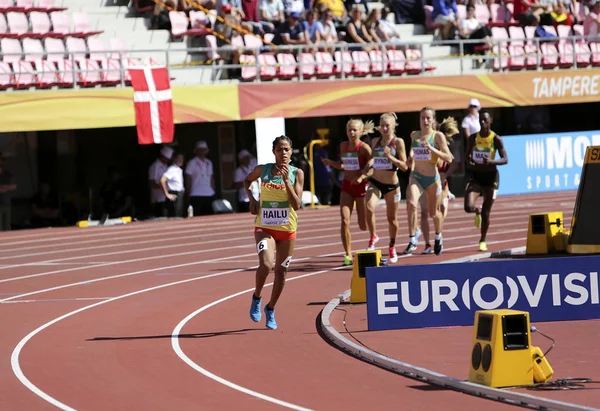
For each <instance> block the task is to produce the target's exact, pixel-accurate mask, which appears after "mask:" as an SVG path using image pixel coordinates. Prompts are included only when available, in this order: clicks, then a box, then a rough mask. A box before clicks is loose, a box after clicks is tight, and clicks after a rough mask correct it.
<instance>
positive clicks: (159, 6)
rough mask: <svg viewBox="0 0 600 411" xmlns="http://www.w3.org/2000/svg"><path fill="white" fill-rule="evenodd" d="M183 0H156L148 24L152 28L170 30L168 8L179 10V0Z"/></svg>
mask: <svg viewBox="0 0 600 411" xmlns="http://www.w3.org/2000/svg"><path fill="white" fill-rule="evenodd" d="M180 1H181V2H183V1H184V0H165V1H164V2H162V1H161V2H156V4H155V6H154V13H153V14H152V18H151V19H150V25H151V28H152V29H153V30H171V20H170V19H169V10H179V9H180V5H179V2H180Z"/></svg>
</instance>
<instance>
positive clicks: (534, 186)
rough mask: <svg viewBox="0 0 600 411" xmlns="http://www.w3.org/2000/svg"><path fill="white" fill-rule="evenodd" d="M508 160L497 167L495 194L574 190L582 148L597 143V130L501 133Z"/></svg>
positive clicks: (582, 153)
mask: <svg viewBox="0 0 600 411" xmlns="http://www.w3.org/2000/svg"><path fill="white" fill-rule="evenodd" d="M502 141H503V142H504V146H505V148H506V153H507V154H508V164H506V165H504V166H501V167H499V168H498V169H499V170H500V188H499V190H498V195H503V194H524V193H541V192H547V191H563V190H576V189H577V187H578V186H579V178H580V176H581V169H582V167H583V160H584V157H585V149H586V148H587V146H590V145H600V130H594V131H576V132H571V133H558V134H529V135H517V136H502Z"/></svg>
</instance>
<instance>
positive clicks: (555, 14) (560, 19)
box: [551, 0, 573, 27]
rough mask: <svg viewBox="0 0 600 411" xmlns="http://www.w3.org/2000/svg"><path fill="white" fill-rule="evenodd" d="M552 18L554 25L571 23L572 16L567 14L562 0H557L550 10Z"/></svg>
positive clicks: (569, 24) (568, 24)
mask: <svg viewBox="0 0 600 411" xmlns="http://www.w3.org/2000/svg"><path fill="white" fill-rule="evenodd" d="M551 14H552V18H553V19H554V26H555V27H556V26H559V25H567V26H572V25H573V16H572V15H571V14H569V12H568V11H567V9H566V7H565V5H564V3H563V2H562V0H559V1H558V2H557V3H556V4H555V5H554V8H553V10H552V13H551Z"/></svg>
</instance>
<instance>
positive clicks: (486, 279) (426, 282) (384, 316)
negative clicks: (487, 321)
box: [366, 255, 600, 331]
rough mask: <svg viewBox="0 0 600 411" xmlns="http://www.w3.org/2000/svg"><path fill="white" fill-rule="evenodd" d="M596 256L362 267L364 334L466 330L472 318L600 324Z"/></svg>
mask: <svg viewBox="0 0 600 411" xmlns="http://www.w3.org/2000/svg"><path fill="white" fill-rule="evenodd" d="M598 272H600V256H597V255H596V256H582V257H574V256H572V257H554V258H532V259H527V258H525V257H519V258H515V259H511V260H500V261H487V262H470V263H446V264H443V263H442V264H427V265H400V266H390V267H367V268H366V287H367V319H368V329H369V330H370V331H371V330H393V329H405V328H424V327H451V326H465V325H473V320H474V318H475V311H477V310H493V309H499V308H510V309H514V310H522V311H528V312H529V313H530V317H531V321H532V322H543V321H561V320H586V319H592V318H600V297H599V294H600V292H599V288H598Z"/></svg>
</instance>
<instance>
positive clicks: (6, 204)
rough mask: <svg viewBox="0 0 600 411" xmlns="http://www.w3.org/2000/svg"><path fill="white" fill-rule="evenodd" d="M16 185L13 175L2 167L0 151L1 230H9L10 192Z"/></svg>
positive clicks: (2, 159) (2, 158) (2, 160)
mask: <svg viewBox="0 0 600 411" xmlns="http://www.w3.org/2000/svg"><path fill="white" fill-rule="evenodd" d="M16 189H17V185H16V184H15V182H14V179H13V175H12V173H11V172H10V171H8V170H6V169H5V168H4V157H3V155H2V153H0V224H1V225H0V229H1V230H2V231H8V230H10V224H11V212H10V211H11V203H10V194H8V193H10V192H11V191H15V190H16Z"/></svg>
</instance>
